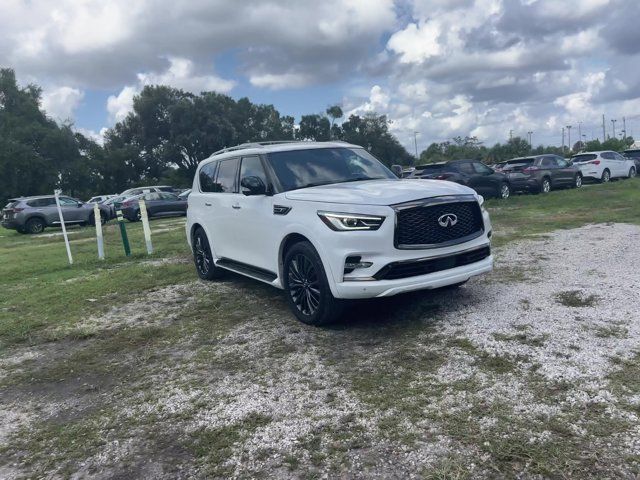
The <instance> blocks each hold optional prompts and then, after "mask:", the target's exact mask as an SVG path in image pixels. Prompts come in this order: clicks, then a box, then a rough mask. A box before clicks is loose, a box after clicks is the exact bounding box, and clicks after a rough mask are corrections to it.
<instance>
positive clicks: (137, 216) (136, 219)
mask: <svg viewBox="0 0 640 480" xmlns="http://www.w3.org/2000/svg"><path fill="white" fill-rule="evenodd" d="M141 218H142V215H141V214H140V210H136V211H135V212H133V215H131V216H130V217H127V220H129V221H130V222H139V221H140V219H141Z"/></svg>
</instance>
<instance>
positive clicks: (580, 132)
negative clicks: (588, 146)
mask: <svg viewBox="0 0 640 480" xmlns="http://www.w3.org/2000/svg"><path fill="white" fill-rule="evenodd" d="M578 140H580V141H582V122H578Z"/></svg>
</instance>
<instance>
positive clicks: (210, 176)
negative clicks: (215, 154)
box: [200, 162, 218, 192]
mask: <svg viewBox="0 0 640 480" xmlns="http://www.w3.org/2000/svg"><path fill="white" fill-rule="evenodd" d="M217 166H218V162H211V163H208V164H206V165H205V166H204V167H202V168H201V169H200V190H201V191H203V192H215V191H217V190H215V183H216V167H217Z"/></svg>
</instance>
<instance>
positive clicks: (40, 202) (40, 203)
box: [27, 198, 62, 207]
mask: <svg viewBox="0 0 640 480" xmlns="http://www.w3.org/2000/svg"><path fill="white" fill-rule="evenodd" d="M60 203H62V202H60ZM55 204H56V199H55V198H37V199H35V200H29V201H28V202H27V205H29V206H30V207H50V206H52V205H55Z"/></svg>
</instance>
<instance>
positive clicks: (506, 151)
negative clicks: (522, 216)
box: [419, 137, 634, 165]
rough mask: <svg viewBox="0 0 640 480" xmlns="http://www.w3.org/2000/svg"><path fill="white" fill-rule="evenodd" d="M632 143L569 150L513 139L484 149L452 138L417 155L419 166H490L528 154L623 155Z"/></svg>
mask: <svg viewBox="0 0 640 480" xmlns="http://www.w3.org/2000/svg"><path fill="white" fill-rule="evenodd" d="M633 143H634V140H633V138H632V137H625V138H608V139H607V140H606V141H604V142H601V141H600V140H592V141H589V142H582V141H579V142H576V143H575V144H574V145H573V146H572V148H571V149H569V147H565V148H562V147H556V146H551V145H547V146H545V145H538V146H537V147H532V146H531V145H529V142H527V141H526V140H525V139H523V138H521V137H513V138H511V139H509V140H508V141H507V142H506V143H496V144H495V145H494V146H492V147H487V146H486V145H484V144H483V143H482V142H481V141H479V140H478V139H477V138H476V137H455V138H453V139H451V140H448V141H445V142H439V143H432V144H431V145H429V147H428V148H427V149H425V150H423V151H422V153H420V158H419V163H420V164H423V163H435V162H445V161H448V160H462V159H473V160H480V161H482V162H484V163H486V164H489V165H492V164H495V163H498V162H501V161H503V160H509V159H511V158H516V157H524V156H527V155H542V154H545V153H548V154H555V155H560V156H564V157H569V156H571V155H573V154H575V153H578V152H580V151H598V150H614V151H616V152H622V151H623V150H625V149H627V148H629V146H630V145H632V144H633Z"/></svg>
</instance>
